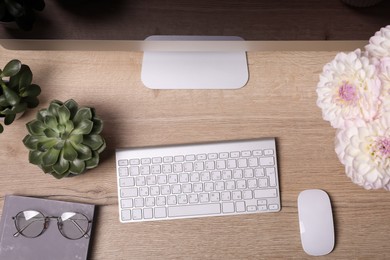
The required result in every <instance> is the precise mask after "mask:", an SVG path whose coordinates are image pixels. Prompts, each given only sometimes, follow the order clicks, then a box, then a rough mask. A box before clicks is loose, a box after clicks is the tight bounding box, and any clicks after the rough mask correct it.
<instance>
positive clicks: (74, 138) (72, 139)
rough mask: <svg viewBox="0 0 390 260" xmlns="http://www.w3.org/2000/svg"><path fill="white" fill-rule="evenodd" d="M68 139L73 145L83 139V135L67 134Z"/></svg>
mask: <svg viewBox="0 0 390 260" xmlns="http://www.w3.org/2000/svg"><path fill="white" fill-rule="evenodd" d="M68 140H69V141H70V142H71V143H72V145H73V146H76V145H79V144H81V143H82V141H83V135H75V134H72V135H71V136H69V138H68Z"/></svg>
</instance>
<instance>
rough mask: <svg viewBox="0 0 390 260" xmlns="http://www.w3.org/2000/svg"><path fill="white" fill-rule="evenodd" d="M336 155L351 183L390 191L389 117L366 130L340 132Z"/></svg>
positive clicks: (337, 137)
mask: <svg viewBox="0 0 390 260" xmlns="http://www.w3.org/2000/svg"><path fill="white" fill-rule="evenodd" d="M335 143H336V147H335V150H336V153H337V156H338V157H339V159H340V161H341V163H343V164H344V165H345V170H346V174H347V176H348V177H349V178H350V179H351V180H352V182H354V183H356V184H358V185H360V186H363V187H364V188H365V189H379V188H385V189H386V190H390V113H386V114H384V115H383V116H382V117H381V118H380V119H378V120H375V121H374V122H371V123H367V124H366V125H365V126H361V127H355V126H351V127H349V128H346V129H339V130H338V131H337V134H336V142H335Z"/></svg>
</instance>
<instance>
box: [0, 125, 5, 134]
mask: <svg viewBox="0 0 390 260" xmlns="http://www.w3.org/2000/svg"><path fill="white" fill-rule="evenodd" d="M2 132H4V127H3V125H2V124H0V134H1V133H2Z"/></svg>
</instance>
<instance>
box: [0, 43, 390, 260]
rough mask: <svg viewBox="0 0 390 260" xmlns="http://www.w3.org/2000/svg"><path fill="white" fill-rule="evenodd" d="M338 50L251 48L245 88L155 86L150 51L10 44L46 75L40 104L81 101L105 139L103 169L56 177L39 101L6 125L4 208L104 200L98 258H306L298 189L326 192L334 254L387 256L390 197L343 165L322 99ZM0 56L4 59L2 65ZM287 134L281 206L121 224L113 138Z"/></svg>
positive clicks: (129, 141)
mask: <svg viewBox="0 0 390 260" xmlns="http://www.w3.org/2000/svg"><path fill="white" fill-rule="evenodd" d="M335 54H336V52H282V51H281V52H254V53H248V63H249V71H250V81H249V83H248V84H247V86H245V87H244V88H242V89H239V90H233V91H232V90H180V91H178V90H166V91H159V90H149V89H147V88H145V87H143V85H142V83H141V81H140V71H141V62H142V53H135V52H71V51H69V52H61V51H52V52H49V51H48V52H35V51H8V50H4V49H0V60H1V61H2V62H1V63H2V64H3V65H4V64H5V63H6V61H8V60H10V59H12V58H18V59H20V60H21V61H22V62H23V63H26V64H29V65H30V67H31V69H32V71H33V72H34V82H36V83H37V84H39V85H41V87H42V91H43V92H42V94H41V96H40V99H41V104H40V108H43V107H47V106H48V104H49V103H50V101H51V100H53V99H58V100H62V101H65V100H67V99H69V98H73V99H75V100H76V101H77V102H78V103H79V104H80V105H84V106H93V107H95V108H96V111H97V114H98V115H99V116H100V117H101V118H102V119H103V120H104V122H105V128H104V131H103V135H104V137H105V138H106V141H107V145H108V146H107V149H106V151H105V152H104V153H103V155H102V160H101V163H100V165H99V167H98V168H96V169H94V170H91V171H89V172H87V173H85V174H83V175H81V176H78V177H74V178H66V179H62V180H56V179H54V178H53V177H51V176H48V175H45V174H43V173H42V172H41V171H40V169H39V168H38V167H36V166H34V165H31V164H29V163H28V159H27V155H28V152H27V149H26V148H25V147H24V145H23V143H22V139H23V137H24V136H25V135H26V134H27V131H26V128H25V124H26V123H27V122H28V121H30V120H32V119H33V118H34V115H35V112H36V111H29V112H27V113H26V114H25V115H24V116H23V117H22V118H21V119H19V120H18V121H16V122H15V123H14V124H12V125H11V126H8V127H6V129H5V132H4V133H3V134H1V135H0V144H1V148H0V163H1V173H0V187H1V190H0V195H1V200H0V210H1V208H2V205H3V202H4V196H5V195H6V194H17V195H26V196H36V197H42V198H49V199H59V200H65V201H76V202H86V203H93V204H97V205H98V210H97V214H96V219H95V221H96V223H95V224H96V225H95V228H94V236H93V237H94V239H93V241H92V242H93V243H92V248H91V259H99V260H105V259H305V258H308V256H307V255H306V254H305V253H304V252H303V250H302V247H301V244H300V235H299V225H298V215H297V206H296V199H297V196H298V194H299V192H300V191H302V190H304V189H309V188H320V189H324V190H326V191H327V192H328V193H329V194H330V197H331V200H332V203H333V210H334V218H335V230H336V247H335V249H334V251H333V252H332V253H331V254H330V255H329V256H326V257H324V259H385V258H386V257H387V256H388V255H389V254H390V248H389V247H388V241H390V226H389V225H388V224H387V223H388V216H389V214H390V196H389V193H388V192H386V191H384V190H377V191H366V190H364V189H363V188H361V187H358V186H356V185H355V184H353V183H352V182H351V181H350V180H349V179H348V178H347V177H346V175H345V174H344V169H343V166H342V165H341V164H340V163H339V161H338V159H337V157H336V154H335V152H334V135H335V130H334V129H332V128H331V126H330V125H329V124H328V123H327V122H325V121H323V120H322V118H321V112H320V109H319V108H318V107H317V106H316V92H315V89H316V84H317V81H318V75H319V73H320V72H321V70H322V67H323V66H324V64H325V63H327V62H329V61H330V60H332V59H333V57H334V56H335ZM3 65H1V66H3ZM267 136H275V137H277V145H278V158H279V170H280V176H279V177H280V187H281V198H282V211H281V212H279V213H276V214H271V213H268V214H251V215H245V216H230V217H210V218H199V219H185V220H175V221H157V222H147V223H134V224H121V223H120V222H119V217H118V205H117V189H116V175H115V148H117V147H136V146H148V145H159V144H177V143H191V142H204V141H215V140H229V139H248V138H257V137H267Z"/></svg>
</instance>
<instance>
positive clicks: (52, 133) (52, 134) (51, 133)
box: [43, 128, 59, 138]
mask: <svg viewBox="0 0 390 260" xmlns="http://www.w3.org/2000/svg"><path fill="white" fill-rule="evenodd" d="M43 133H44V134H45V136H46V137H49V138H58V137H59V135H58V133H57V132H56V131H54V130H53V129H51V128H46V129H45V130H44V131H43Z"/></svg>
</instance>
